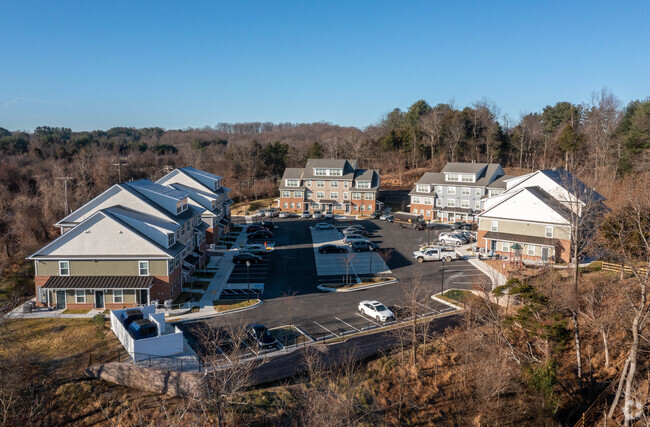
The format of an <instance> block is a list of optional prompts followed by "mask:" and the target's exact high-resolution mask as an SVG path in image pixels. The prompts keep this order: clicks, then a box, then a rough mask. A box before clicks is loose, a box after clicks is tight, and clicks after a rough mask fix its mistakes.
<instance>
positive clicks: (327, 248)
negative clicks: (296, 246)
mask: <svg viewBox="0 0 650 427" xmlns="http://www.w3.org/2000/svg"><path fill="white" fill-rule="evenodd" d="M347 251H348V248H347V247H345V246H337V245H323V246H321V247H320V248H318V253H321V254H343V253H345V252H347Z"/></svg>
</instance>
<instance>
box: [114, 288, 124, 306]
mask: <svg viewBox="0 0 650 427" xmlns="http://www.w3.org/2000/svg"><path fill="white" fill-rule="evenodd" d="M113 302H114V303H116V304H117V303H123V302H124V291H123V290H122V289H115V290H114V291H113Z"/></svg>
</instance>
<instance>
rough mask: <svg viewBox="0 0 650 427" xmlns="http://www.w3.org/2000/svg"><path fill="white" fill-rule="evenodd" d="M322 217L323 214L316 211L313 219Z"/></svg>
mask: <svg viewBox="0 0 650 427" xmlns="http://www.w3.org/2000/svg"><path fill="white" fill-rule="evenodd" d="M322 216H323V214H321V213H320V211H314V213H313V214H312V216H311V217H312V218H314V219H320V218H321V217H322Z"/></svg>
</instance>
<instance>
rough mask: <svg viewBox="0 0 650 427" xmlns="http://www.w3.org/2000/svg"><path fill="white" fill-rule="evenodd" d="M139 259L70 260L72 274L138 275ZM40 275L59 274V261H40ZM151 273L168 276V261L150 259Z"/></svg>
mask: <svg viewBox="0 0 650 427" xmlns="http://www.w3.org/2000/svg"><path fill="white" fill-rule="evenodd" d="M138 261H146V259H142V260H136V259H134V260H120V261H111V260H98V261H97V262H95V261H91V260H88V261H74V260H73V261H70V275H71V276H138V275H139V271H138ZM38 275H39V276H58V275H59V261H58V260H50V261H39V263H38ZM149 275H150V276H167V261H165V260H150V261H149Z"/></svg>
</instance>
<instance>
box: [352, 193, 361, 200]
mask: <svg viewBox="0 0 650 427" xmlns="http://www.w3.org/2000/svg"><path fill="white" fill-rule="evenodd" d="M352 200H361V193H352Z"/></svg>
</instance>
